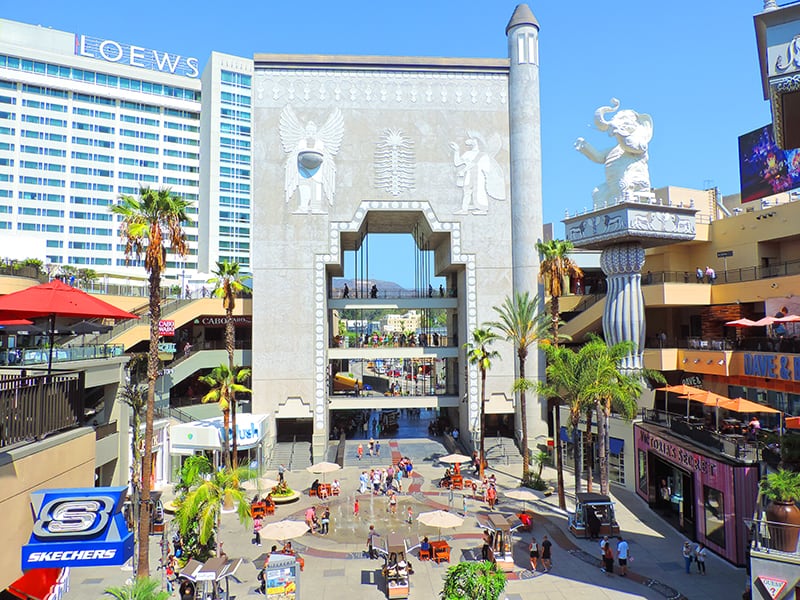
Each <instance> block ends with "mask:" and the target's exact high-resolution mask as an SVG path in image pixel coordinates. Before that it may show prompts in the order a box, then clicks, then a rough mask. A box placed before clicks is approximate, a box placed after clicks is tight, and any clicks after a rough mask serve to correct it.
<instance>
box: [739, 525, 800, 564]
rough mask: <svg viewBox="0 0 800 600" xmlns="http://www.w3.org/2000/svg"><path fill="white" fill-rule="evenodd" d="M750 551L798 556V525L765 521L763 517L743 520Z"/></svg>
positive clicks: (799, 537)
mask: <svg viewBox="0 0 800 600" xmlns="http://www.w3.org/2000/svg"><path fill="white" fill-rule="evenodd" d="M744 522H745V525H746V526H747V529H748V531H749V532H750V539H751V544H752V545H751V549H752V550H756V551H761V552H768V553H770V554H772V553H774V554H776V555H789V556H794V557H798V556H800V543H798V542H800V525H792V524H790V523H777V522H775V521H767V520H766V517H765V516H764V515H761V516H760V517H759V516H758V515H756V516H754V517H753V518H752V519H745V520H744Z"/></svg>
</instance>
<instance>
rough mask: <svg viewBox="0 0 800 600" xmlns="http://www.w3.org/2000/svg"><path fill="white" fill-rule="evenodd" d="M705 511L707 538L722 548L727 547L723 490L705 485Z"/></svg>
mask: <svg viewBox="0 0 800 600" xmlns="http://www.w3.org/2000/svg"><path fill="white" fill-rule="evenodd" d="M703 513H704V514H705V520H706V527H705V529H706V539H707V540H709V541H711V542H714V543H715V544H716V545H717V546H719V547H720V548H724V547H725V497H724V496H723V495H722V492H720V491H719V490H715V489H714V488H710V487H708V486H707V485H704V486H703Z"/></svg>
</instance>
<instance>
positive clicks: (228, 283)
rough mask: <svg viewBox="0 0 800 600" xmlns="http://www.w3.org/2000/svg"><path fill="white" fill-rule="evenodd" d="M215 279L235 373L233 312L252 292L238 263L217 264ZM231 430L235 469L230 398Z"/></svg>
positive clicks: (235, 458)
mask: <svg viewBox="0 0 800 600" xmlns="http://www.w3.org/2000/svg"><path fill="white" fill-rule="evenodd" d="M213 273H214V277H212V278H211V279H209V280H208V283H211V284H214V290H213V291H212V292H211V293H212V294H213V295H214V296H216V297H217V298H222V308H224V309H225V350H226V351H227V352H228V368H229V369H230V370H231V371H233V352H234V350H235V348H236V330H235V328H234V325H233V311H234V309H235V308H236V296H237V295H239V294H241V293H242V292H248V293H249V292H250V291H251V290H250V287H249V286H247V285H246V284H245V283H244V280H243V275H242V273H241V272H240V271H239V263H238V262H228V261H227V260H225V261H222V262H217V270H216V271H213ZM229 400H230V407H231V428H232V429H233V431H234V436H233V468H234V469H235V468H236V467H237V466H239V455H238V448H237V447H236V442H237V440H236V435H235V432H236V399H235V398H230V399H229Z"/></svg>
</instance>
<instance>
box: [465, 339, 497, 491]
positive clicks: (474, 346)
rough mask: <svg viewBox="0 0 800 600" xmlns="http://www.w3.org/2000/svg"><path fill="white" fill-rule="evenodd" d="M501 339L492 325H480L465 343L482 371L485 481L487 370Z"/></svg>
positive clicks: (481, 461) (481, 466)
mask: <svg viewBox="0 0 800 600" xmlns="http://www.w3.org/2000/svg"><path fill="white" fill-rule="evenodd" d="M499 339H500V336H499V335H497V334H496V333H495V332H494V331H493V330H492V328H491V327H479V328H478V329H476V330H474V331H473V332H472V341H471V342H467V343H466V344H464V347H465V348H466V349H467V360H468V361H469V364H471V365H478V369H479V370H480V372H481V417H480V419H481V422H480V428H481V432H480V442H479V447H480V449H479V453H480V458H479V467H478V469H479V473H480V478H481V481H483V469H484V466H485V464H486V448H485V443H486V433H485V432H486V372H487V371H488V370H489V369H491V368H492V360H494V359H495V358H498V357H499V356H500V353H499V352H498V351H497V350H491V349H490V348H489V346H491V345H492V343H493V342H495V341H496V340H499Z"/></svg>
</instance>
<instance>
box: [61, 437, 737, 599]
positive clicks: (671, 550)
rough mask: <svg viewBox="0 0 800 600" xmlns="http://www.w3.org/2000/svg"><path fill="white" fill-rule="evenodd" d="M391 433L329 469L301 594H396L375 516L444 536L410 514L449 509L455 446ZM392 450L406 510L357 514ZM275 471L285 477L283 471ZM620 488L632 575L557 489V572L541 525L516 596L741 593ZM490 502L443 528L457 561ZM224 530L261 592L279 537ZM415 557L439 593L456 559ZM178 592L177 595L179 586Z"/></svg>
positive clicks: (505, 509) (299, 477)
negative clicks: (602, 562) (448, 475)
mask: <svg viewBox="0 0 800 600" xmlns="http://www.w3.org/2000/svg"><path fill="white" fill-rule="evenodd" d="M382 441H383V443H384V446H383V448H384V450H383V452H382V456H381V457H380V458H375V457H372V458H367V459H365V460H364V463H363V464H359V465H357V466H347V467H345V468H344V469H342V470H341V471H338V472H336V473H333V474H330V475H328V476H327V478H328V481H330V480H332V479H333V478H334V477H335V478H337V479H339V481H340V482H341V486H342V493H341V495H340V496H338V497H335V498H332V499H331V500H330V501H329V503H328V505H329V506H330V509H331V534H330V535H329V536H319V535H312V534H310V533H308V534H306V535H304V536H303V537H301V538H298V539H296V540H295V541H294V544H293V545H294V546H295V548H296V549H297V550H298V551H299V552H300V554H301V555H302V556H303V557H304V558H305V561H306V562H305V565H306V566H305V571H304V572H303V573H302V574H301V577H300V585H299V592H300V594H299V595H300V598H302V599H304V600H305V599H312V598H313V599H314V600H329V599H330V600H332V599H334V598H336V599H337V600H340V599H341V598H342V595H343V594H357V597H358V598H364V599H370V598H375V599H378V598H385V597H386V593H385V588H384V586H383V582H382V578H381V576H380V567H381V565H382V564H383V561H379V560H370V559H369V558H367V557H366V556H365V555H364V550H365V548H366V543H365V542H366V532H367V529H368V527H369V525H370V524H374V525H375V527H376V530H377V531H378V532H379V533H381V534H382V536H385V535H386V534H388V533H400V534H402V535H403V536H404V537H406V538H422V537H423V536H425V535H427V536H429V537H431V538H435V537H436V536H437V535H438V532H437V531H436V530H435V529H432V528H428V527H425V526H422V525H420V524H419V523H418V522H417V521H416V520H414V522H413V523H411V524H408V523H406V522H405V514H404V509H405V508H406V506H407V505H408V504H409V503H411V505H412V507H413V509H414V513H415V515H416V514H419V512H421V511H424V510H434V509H437V508H448V504H449V495H448V494H447V492H442V491H440V490H439V489H438V488H437V487H436V480H438V478H439V477H440V476H441V474H442V473H443V471H444V465H441V464H439V463H438V461H437V460H436V459H437V457H439V456H442V455H444V454H446V453H447V451H446V450H445V448H444V446H443V445H442V444H441V443H440V442H438V441H436V440H431V439H424V438H420V439H398V440H393V439H389V440H382ZM357 444H358V441H357V440H352V441H348V448H347V452H348V453H350V452H352V453H353V456H355V451H356V450H355V449H356V446H357ZM389 452H391V453H392V454H393V455H395V456H397V455H402V456H409V457H411V458H412V460H413V461H414V473H413V477H412V478H411V479H405V480H404V487H403V494H401V496H400V501H399V508H398V511H397V515H392V514H391V513H389V512H387V501H386V499H385V497H383V496H378V497H373V496H371V495H368V494H365V495H358V497H359V500H360V505H361V514H360V516H359V517H358V518H355V517H353V511H352V506H353V501H354V500H355V498H356V496H357V488H358V483H359V482H358V478H359V474H360V472H361V470H362V467H363V468H366V469H369V468H370V464H375V465H377V464H385V465H386V466H388V464H389V460H390V455H389ZM349 463H350V461H349V460H348V461H346V464H349ZM519 470H520V467H519V466H517V467H503V466H497V467H496V468H495V469H492V472H494V473H495V475H496V476H497V481H498V487H499V488H500V494H499V497H500V502H499V504H498V506H497V508H496V510H497V511H498V512H501V513H505V514H511V513H512V512H514V511H516V510H519V509H521V508H522V504H521V503H520V502H517V501H514V502H512V501H510V500H509V499H507V498H504V497H503V494H502V490H503V489H510V488H513V487H517V486H518V485H519V479H518V477H519V475H520V473H518V472H517V471H519ZM269 475H271V476H273V477H275V476H276V474H275V473H270V474H269ZM545 476H546V477H547V478H548V479H550V478H554V477H555V472H554V471H549V470H548V471H545ZM315 477H317V476H315V475H312V474H311V473H308V472H306V471H305V470H302V471H294V472H290V473H288V475H287V480H288V482H289V484H290V485H291V486H292V487H293V488H295V489H298V490H305V489H307V488H308V487H309V485H310V484H311V482H312V481H313V480H314V478H315ZM570 483H571V482H570V476H569V474H568V475H567V484H568V488H569V487H571V485H570ZM612 492H613V493H614V496H615V500H616V502H617V517H618V520H619V522H620V525H621V527H622V531H623V532H624V535H625V537H626V538H627V539H628V540H629V542H630V547H631V555H632V556H633V557H634V560H633V562H632V564H631V569H630V571H631V572H630V575H629V576H628V577H627V578H622V577H619V576H618V575H614V576H608V575H606V574H604V573H602V572H601V571H600V569H599V565H598V560H597V559H596V556H597V554H598V551H597V542H594V541H588V540H581V539H577V538H575V537H573V536H572V535H571V534H570V533H569V531H568V529H567V519H566V516H565V515H563V514H561V513H560V511H559V510H558V508H557V505H556V498H555V497H550V498H547V499H545V500H543V501H539V502H536V503H528V504H527V507H528V508H529V509H530V508H533V509H534V510H535V512H536V516H535V519H534V530H533V535H535V536H536V537H537V539H539V540H541V538H542V536H543V535H544V534H547V535H548V536H549V537H550V539H551V540H552V541H553V543H554V548H553V569H552V571H550V572H548V573H543V572H541V571H539V572H536V573H534V572H532V571H531V570H530V565H529V562H528V559H527V547H528V543H529V541H530V536H531V535H532V534H531V533H525V532H521V533H519V534H518V535H515V536H514V542H515V544H514V559H515V568H514V570H513V571H512V572H511V573H509V577H508V584H507V586H506V590H505V596H504V597H505V598H508V599H509V600H516V599H517V598H527V597H531V596H530V595H531V594H534V593H535V594H536V597H538V598H545V599H561V598H564V599H566V598H570V599H581V598H587V599H588V598H592V599H604V598H609V599H611V598H614V599H617V598H652V599H663V598H679V597H685V598H690V599H694V598H697V599H706V598H725V599H728V598H739V597H741V593H742V590H743V589H744V584H745V580H746V575H745V572H744V569H738V568H735V567H732V566H731V565H729V564H728V563H726V562H725V561H723V560H721V559H719V558H717V557H716V556H713V555H712V556H710V557H709V559H708V561H707V566H708V575H706V576H700V575H697V574H695V573H692V574H691V575H686V574H685V573H684V572H683V559H682V558H681V553H680V550H681V545H682V542H683V538H682V536H681V535H679V534H678V532H676V531H675V530H673V529H672V528H671V527H669V526H668V525H667V524H666V523H665V522H663V521H662V520H661V518H660V517H659V516H658V515H656V514H655V513H653V512H652V511H651V510H650V509H649V508H648V507H647V505H646V504H645V503H643V502H642V501H641V500H640V499H639V498H638V497H636V496H635V495H634V494H633V493H631V492H628V491H626V490H623V489H621V488H614V489H612ZM169 494H170V490H165V497H169ZM568 499H569V497H568ZM313 500H316V499H313ZM317 503H318V502H317ZM313 504H314V503H313V502H312V499H311V498H309V497H308V496H307V495H305V496H303V498H301V499H300V500H299V501H298V502H296V503H294V504H291V505H287V506H281V507H279V508H278V509H277V510H276V513H275V515H273V516H270V517H267V522H271V521H277V520H281V519H286V518H293V519H300V520H302V519H303V512H304V511H305V509H306V508H308V507H309V506H311V505H313ZM453 504H454V506H453V508H452V510H454V511H456V512H461V510H462V501H461V495H460V492H455V495H454V502H453ZM488 511H489V507H488V506H487V505H486V504H484V503H483V502H481V501H477V500H473V499H469V500H468V503H467V515H466V518H465V520H464V524H463V525H462V526H460V527H458V528H456V529H450V530H442V536H443V537H444V539H446V540H447V541H448V543H449V544H450V546H452V548H453V550H452V553H451V559H452V562H453V563H454V562H456V561H458V560H469V559H471V558H474V557H476V556H479V555H480V546H481V542H480V528H479V526H478V517H479V516H480V515H485V514H488ZM220 537H221V540H222V542H223V544H224V548H225V551H226V553H227V554H228V555H229V556H230V557H231V558H235V557H243V558H245V559H246V561H245V563H244V564H243V565H242V567H241V568H240V570H239V572H238V573H237V578H238V579H239V581H235V582H232V583H231V595H232V597H235V598H244V597H248V596H259V595H260V594H258V592H257V591H256V589H257V587H258V586H257V580H256V574H257V570H256V565H257V564H263V560H264V557H265V555H266V551H267V550H268V549H269V547H270V544H271V543H270V541H268V540H264V543H263V546H262V547H257V546H254V545H253V544H252V543H251V539H252V533H251V531H250V530H249V529H245V528H244V527H243V526H242V525H240V524H239V523H238V521H237V520H236V518H235V515H232V514H226V515H224V516H223V519H222V531H221V535H220ZM151 539H152V545H151V557H152V558H151V568H152V569H153V571H154V573H156V574H157V575H158V576H159V577H163V571H156V570H155V568H156V566H157V565H158V559H159V557H160V547H159V544H158V542H159V539H160V538H158V537H153V538H151ZM413 566H414V569H415V573H414V575H412V577H411V593H410V598H413V599H420V600H433V599H438V597H439V592H440V590H441V588H442V579H443V577H444V575H445V573H446V570H447V567H448V564H447V563H442V564H436V563H434V562H431V561H422V562H420V561H418V560H415V559H414V560H413ZM129 577H131V570H130V568H125V567H123V568H121V569H120V568H99V569H94V570H91V571H88V570H85V569H74V570H73V571H72V576H71V589H70V591H69V592H68V593H67V594H66V595H65V596H64V597H65V598H66V599H70V600H71V599H86V598H100V597H102V596H103V591H104V590H105V589H106V588H107V587H109V586H112V585H122V584H123V583H124V582H125V580H126V579H128V578H129ZM174 596H175V597H177V593H176V594H174Z"/></svg>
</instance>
